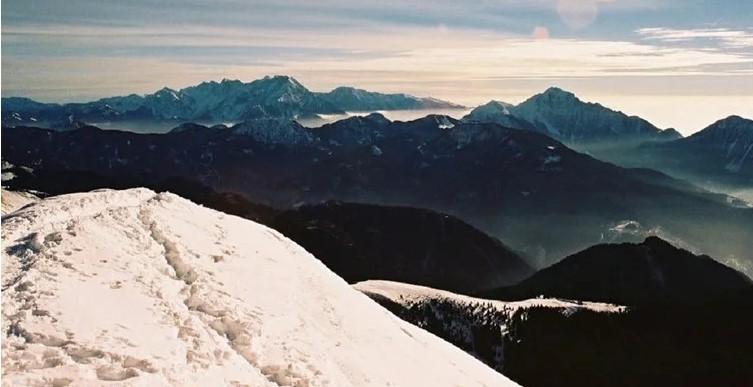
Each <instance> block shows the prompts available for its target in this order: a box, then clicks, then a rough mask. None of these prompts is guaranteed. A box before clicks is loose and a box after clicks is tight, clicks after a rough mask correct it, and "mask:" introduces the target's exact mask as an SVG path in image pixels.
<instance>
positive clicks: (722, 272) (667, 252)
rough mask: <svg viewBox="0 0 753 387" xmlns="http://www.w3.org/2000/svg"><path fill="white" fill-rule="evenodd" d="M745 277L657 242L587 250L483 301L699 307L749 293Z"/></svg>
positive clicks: (650, 240)
mask: <svg viewBox="0 0 753 387" xmlns="http://www.w3.org/2000/svg"><path fill="white" fill-rule="evenodd" d="M752 288H753V281H751V279H750V278H748V277H747V276H745V275H744V274H742V273H740V272H738V271H735V270H733V269H731V268H729V267H727V266H724V265H722V264H720V263H719V262H717V261H715V260H713V259H712V258H710V257H708V256H705V255H695V254H693V253H691V252H689V251H687V250H683V249H679V248H676V247H674V246H672V245H671V244H669V243H668V242H666V241H664V240H662V239H660V238H657V237H649V238H646V240H645V241H643V242H642V243H637V244H636V243H623V244H604V245H597V246H593V247H590V248H588V249H586V250H584V251H581V252H579V253H577V254H573V255H571V256H569V257H567V258H565V259H563V260H562V261H560V262H558V263H556V264H554V265H552V266H550V267H548V268H545V269H542V270H541V271H539V272H537V273H536V274H534V275H533V276H531V277H530V278H528V279H526V280H524V281H522V282H521V283H519V284H517V285H515V286H512V287H509V288H506V289H500V290H498V291H494V292H490V293H485V294H484V295H485V296H487V297H493V298H502V299H525V298H532V297H537V296H539V295H544V296H546V297H559V298H567V299H573V300H590V301H600V302H612V303H617V304H622V305H643V304H652V303H672V304H686V303H687V304H694V303H695V304H697V303H702V302H704V301H705V300H708V299H713V298H718V297H721V296H723V295H725V294H729V293H734V292H738V291H741V290H746V289H752Z"/></svg>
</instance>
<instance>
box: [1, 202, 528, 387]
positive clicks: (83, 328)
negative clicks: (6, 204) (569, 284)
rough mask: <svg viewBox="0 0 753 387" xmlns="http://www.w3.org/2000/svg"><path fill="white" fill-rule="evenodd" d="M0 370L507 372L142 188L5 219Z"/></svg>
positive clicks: (164, 377) (15, 375) (443, 376)
mask: <svg viewBox="0 0 753 387" xmlns="http://www.w3.org/2000/svg"><path fill="white" fill-rule="evenodd" d="M2 227H3V235H2V240H3V253H2V254H3V262H2V269H3V276H2V289H3V292H2V313H3V321H2V329H3V334H4V337H3V342H2V372H3V375H2V376H3V385H7V386H17V385H37V384H39V385H42V384H44V385H55V386H65V385H69V384H71V385H92V384H97V385H99V384H102V383H104V381H109V382H116V383H115V384H117V385H138V386H156V385H176V386H177V385H180V386H186V385H197V386H218V385H250V386H386V385H392V386H421V385H426V386H450V385H452V386H455V385H463V386H475V385H488V386H492V385H493V386H504V385H514V383H512V382H511V381H509V380H508V379H507V378H505V377H504V376H502V375H501V374H498V373H496V372H495V371H493V370H492V369H491V368H488V367H487V366H485V365H483V364H482V363H481V362H479V361H477V360H476V359H474V358H472V357H471V356H469V355H467V354H465V353H464V352H463V351H461V350H460V349H457V348H455V347H453V346H451V345H450V344H448V343H446V342H444V341H442V340H441V339H439V338H437V337H436V336H433V335H431V334H429V333H427V332H425V331H423V330H421V329H419V328H416V327H414V326H412V325H410V324H408V323H406V322H403V321H402V320H399V319H398V318H397V317H394V316H393V315H392V314H390V313H389V312H388V311H386V310H385V309H382V308H381V307H379V306H378V305H377V304H376V303H374V302H372V301H371V300H369V299H368V298H367V297H366V296H364V295H363V294H360V293H359V292H357V291H355V290H353V289H352V288H350V287H349V286H348V284H347V283H345V282H344V281H343V280H342V279H340V278H338V277H337V276H336V275H335V274H333V273H332V272H330V271H329V270H327V269H326V268H325V266H324V265H322V264H321V263H320V262H319V261H318V260H316V259H315V258H314V257H312V256H311V255H310V254H308V253H307V252H306V251H304V250H303V249H302V248H301V247H299V246H298V245H296V244H294V243H293V242H291V241H290V240H288V239H287V238H285V237H283V236H282V235H281V234H279V233H277V232H275V231H273V230H271V229H269V228H267V227H264V226H261V225H259V224H256V223H253V222H251V221H248V220H244V219H241V218H237V217H234V216H229V215H226V214H223V213H220V212H216V211H213V210H210V209H206V208H203V207H200V206H198V205H195V204H193V203H191V202H189V201H187V200H185V199H182V198H180V197H178V196H175V195H172V194H155V193H154V192H152V191H149V190H147V189H132V190H125V191H109V190H107V191H95V192H90V193H83V194H73V195H65V196H59V197H53V198H48V199H45V200H42V201H40V202H37V203H35V204H33V205H31V206H27V207H24V208H22V209H20V210H18V211H16V212H13V213H11V214H9V215H8V216H5V217H4V218H3V226H2Z"/></svg>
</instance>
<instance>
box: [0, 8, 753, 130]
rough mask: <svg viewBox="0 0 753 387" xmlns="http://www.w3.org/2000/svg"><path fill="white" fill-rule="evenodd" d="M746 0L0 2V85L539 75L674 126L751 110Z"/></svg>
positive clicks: (458, 85) (443, 86) (534, 85)
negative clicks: (278, 76) (268, 77)
mask: <svg viewBox="0 0 753 387" xmlns="http://www.w3.org/2000/svg"><path fill="white" fill-rule="evenodd" d="M751 15H753V1H749V0H714V1H711V0H476V1H468V2H462V1H458V0H435V1H431V2H430V1H425V0H412V1H407V0H381V1H365V0H319V1H309V0H290V1H284V0H258V1H256V0H250V1H242V0H216V1H205V0H129V1H110V0H66V1H60V0H5V1H3V2H2V95H3V96H27V97H31V98H34V99H37V100H40V101H45V102H72V101H88V100H93V99H97V98H101V97H105V96H112V95H123V94H130V93H140V94H143V93H149V92H154V91H156V90H158V89H160V88H162V87H163V86H168V87H172V88H176V89H178V88H182V87H185V86H189V85H192V84H196V83H199V82H201V81H206V80H220V79H222V78H229V79H241V80H243V81H251V80H253V79H257V78H260V77H263V76H265V75H276V74H284V75H291V76H293V77H295V78H296V79H298V80H299V81H300V82H301V83H303V84H304V85H306V86H307V87H308V88H309V89H311V90H314V91H327V90H330V89H332V88H334V87H336V86H341V85H350V86H356V87H360V88H365V89H369V90H374V91H381V92H406V93H410V94H414V95H419V96H433V97H437V98H443V99H447V100H451V101H453V102H457V103H462V104H465V105H468V106H473V105H478V104H481V103H484V102H487V101H488V100H490V99H497V100H502V101H506V102H511V103H518V102H521V101H523V100H525V99H526V98H527V97H529V96H531V95H533V94H535V93H539V92H541V91H542V90H544V89H546V88H547V87H549V86H559V87H562V88H564V89H567V90H570V91H573V92H574V93H576V94H577V95H578V96H579V97H580V98H581V99H584V100H586V101H598V102H601V103H602V104H604V105H607V106H609V107H612V108H614V109H617V110H621V111H624V112H625V113H628V114H631V115H640V116H642V117H644V118H646V119H648V120H649V121H651V122H653V123H654V124H656V125H657V126H660V127H665V128H666V127H674V128H676V129H678V130H680V131H681V132H682V133H684V134H690V133H692V132H695V131H697V130H700V129H702V128H703V127H705V126H707V125H708V124H710V123H712V122H714V121H716V120H717V119H720V118H723V117H726V116H728V115H731V114H738V115H742V116H745V117H748V118H753V19H751Z"/></svg>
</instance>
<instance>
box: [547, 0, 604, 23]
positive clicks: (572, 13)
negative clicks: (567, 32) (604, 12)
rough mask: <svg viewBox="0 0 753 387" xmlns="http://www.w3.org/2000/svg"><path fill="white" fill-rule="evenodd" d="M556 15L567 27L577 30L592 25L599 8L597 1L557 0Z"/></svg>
mask: <svg viewBox="0 0 753 387" xmlns="http://www.w3.org/2000/svg"><path fill="white" fill-rule="evenodd" d="M557 13H558V14H559V16H560V19H562V21H563V22H564V23H565V24H567V26H568V27H570V28H572V29H574V30H579V29H583V28H586V27H588V26H590V25H591V24H593V22H594V21H595V20H596V16H597V15H598V13H599V6H598V4H597V0H558V1H557Z"/></svg>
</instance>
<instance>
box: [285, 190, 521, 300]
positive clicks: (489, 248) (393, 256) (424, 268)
mask: <svg viewBox="0 0 753 387" xmlns="http://www.w3.org/2000/svg"><path fill="white" fill-rule="evenodd" d="M271 226H272V227H274V228H275V229H277V230H279V231H280V232H282V233H283V234H285V235H286V236H288V237H289V238H291V239H293V240H295V241H296V242H298V243H299V244H300V245H301V246H303V247H304V248H305V249H306V250H308V251H309V252H311V253H312V254H314V255H315V256H316V257H318V258H319V259H320V260H321V261H322V262H324V264H326V265H327V266H328V267H329V268H330V269H332V271H334V272H335V273H337V274H338V275H340V276H341V277H343V278H344V279H345V280H346V281H348V282H351V283H353V282H358V281H364V280H369V279H385V280H394V281H402V282H409V283H414V284H419V285H427V286H432V287H435V288H439V289H447V290H451V291H455V292H460V293H466V294H468V293H474V292H479V291H482V290H489V289H492V288H494V287H496V286H502V285H500V284H507V285H511V284H514V283H517V282H519V281H520V280H522V279H524V278H526V277H528V276H529V275H530V274H532V273H533V269H532V268H531V267H530V266H529V265H528V264H527V263H525V261H524V260H523V259H522V258H520V257H519V256H518V255H517V254H516V253H515V252H513V251H512V250H511V249H510V248H508V247H507V246H505V245H504V244H502V243H501V242H500V241H498V240H496V239H494V238H491V237H489V236H487V235H485V234H484V233H482V232H480V231H478V230H476V229H475V228H473V227H471V226H470V225H468V224H466V223H464V222H462V221H460V220H459V219H457V218H455V217H452V216H448V215H442V214H438V213H435V212H433V211H429V210H423V209H417V208H408V207H385V206H375V205H366V204H354V203H339V202H328V203H324V204H320V205H311V206H302V207H299V208H296V209H292V210H288V211H285V212H283V213H281V214H279V215H278V216H276V217H275V219H274V221H273V222H272V223H271Z"/></svg>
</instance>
